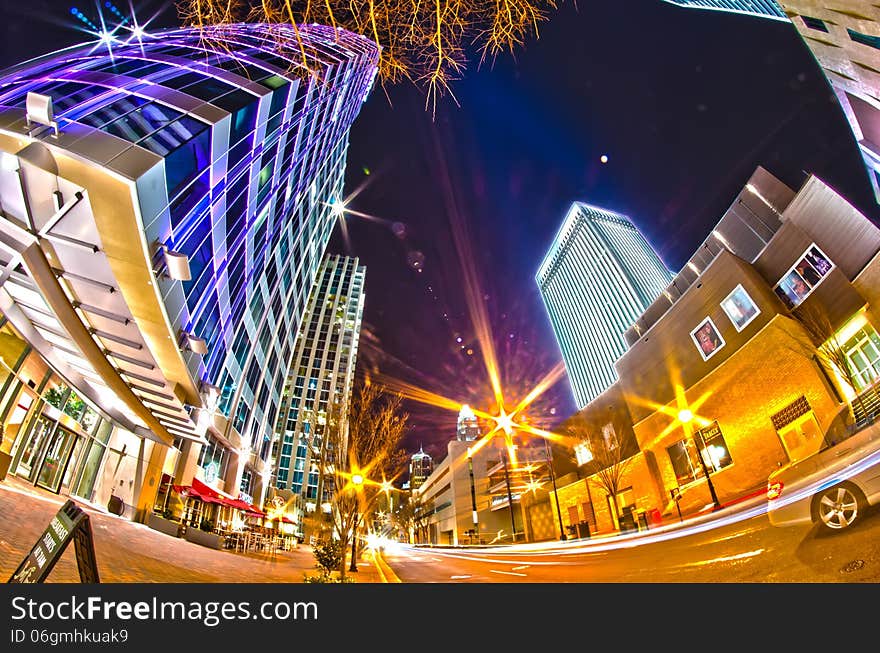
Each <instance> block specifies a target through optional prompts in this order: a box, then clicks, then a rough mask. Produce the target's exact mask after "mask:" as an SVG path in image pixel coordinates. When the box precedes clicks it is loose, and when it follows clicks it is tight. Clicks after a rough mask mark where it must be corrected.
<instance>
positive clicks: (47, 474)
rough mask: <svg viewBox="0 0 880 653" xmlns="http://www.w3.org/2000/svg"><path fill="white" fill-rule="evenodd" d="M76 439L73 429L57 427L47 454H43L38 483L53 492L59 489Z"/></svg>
mask: <svg viewBox="0 0 880 653" xmlns="http://www.w3.org/2000/svg"><path fill="white" fill-rule="evenodd" d="M75 439H76V436H75V435H74V434H73V433H72V432H71V431H68V430H67V429H65V428H62V427H61V426H59V427H58V428H57V429H56V431H55V434H54V435H53V436H52V440H51V442H50V443H49V446H48V447H47V448H46V455H45V456H43V462H42V464H41V465H40V475H39V476H38V477H37V485H39V486H40V487H43V488H46V489H47V490H51V491H52V492H57V491H58V488H59V486H60V485H61V478H62V475H63V474H64V468H65V466H66V464H67V461H68V459H69V458H70V452H71V450H72V448H73V441H74V440H75Z"/></svg>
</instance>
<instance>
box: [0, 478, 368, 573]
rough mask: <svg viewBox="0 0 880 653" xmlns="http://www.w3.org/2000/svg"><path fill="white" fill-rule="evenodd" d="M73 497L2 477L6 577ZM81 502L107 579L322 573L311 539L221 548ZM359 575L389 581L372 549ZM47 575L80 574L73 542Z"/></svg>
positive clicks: (1, 568) (0, 566) (0, 547)
mask: <svg viewBox="0 0 880 653" xmlns="http://www.w3.org/2000/svg"><path fill="white" fill-rule="evenodd" d="M66 500H67V498H66V497H61V496H58V495H55V494H51V493H49V492H45V491H43V490H41V489H39V488H35V487H33V486H31V485H28V484H26V483H24V482H22V481H21V480H20V479H17V478H15V477H9V476H7V478H6V479H5V480H3V481H2V482H0V582H6V580H8V579H9V577H10V576H11V575H12V573H13V572H14V571H15V569H16V567H18V565H19V563H20V562H21V560H22V558H24V556H25V555H27V553H28V552H29V551H30V549H31V547H32V546H33V545H34V543H35V542H36V540H37V538H38V537H39V536H40V535H41V534H42V532H43V530H44V529H45V528H46V526H47V525H48V524H49V522H50V521H51V519H52V517H53V516H54V514H55V513H56V512H57V511H58V509H59V508H60V507H61V506H62V505H63V504H64V502H65V501H66ZM74 501H76V500H75V499H74ZM77 503H78V504H79V505H80V507H82V508H83V509H84V510H85V511H86V512H87V513H88V514H89V517H90V520H91V524H92V533H93V538H94V541H95V557H96V559H97V562H98V572H99V575H100V580H101V582H102V583H218V582H219V583H302V582H303V578H304V575H305V574H314V573H316V570H315V568H314V564H315V560H314V557H313V555H312V551H311V548H310V547H308V546H305V545H300V546H299V547H297V548H296V549H295V550H293V551H279V552H277V553H276V554H275V555H274V556H272V555H270V554H264V553H253V552H249V553H237V552H233V551H218V550H215V549H210V548H207V547H204V546H201V545H199V544H194V543H192V542H188V541H186V540H184V539H181V538H177V537H172V536H170V535H165V534H164V533H159V532H158V531H154V530H153V529H151V528H149V527H147V526H145V525H143V524H137V523H134V522H131V521H129V520H127V519H123V518H121V517H117V516H116V515H112V514H110V513H107V512H102V511H100V510H97V509H95V508H94V507H92V506H89V505H86V504H83V503H81V502H77ZM352 576H353V577H354V578H355V579H356V580H357V582H359V583H379V582H383V579H382V578H381V575H380V573H379V571H378V569H377V568H376V567H375V566H374V564H373V563H372V561H370V560H368V559H366V557H365V559H363V560H360V561H358V571H357V572H356V573H353V574H352ZM45 582H47V583H78V582H79V573H78V571H77V566H76V554H75V552H74V547H73V544H72V543H71V544H70V545H68V547H67V550H66V551H65V552H64V554H63V555H62V557H61V559H60V560H59V561H58V563H57V564H56V565H55V568H54V569H53V570H52V572H51V573H50V574H49V576H48V577H47V579H46V581H45Z"/></svg>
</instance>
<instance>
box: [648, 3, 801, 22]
mask: <svg viewBox="0 0 880 653" xmlns="http://www.w3.org/2000/svg"><path fill="white" fill-rule="evenodd" d="M664 2H671V3H672V4H676V5H681V6H682V7H695V8H697V9H714V10H716V11H729V12H734V13H738V14H751V15H752V16H764V17H765V18H775V19H777V20H786V21H787V20H788V17H787V16H786V15H785V12H784V11H783V10H782V7H780V6H779V4H778V3H776V2H774V0H664Z"/></svg>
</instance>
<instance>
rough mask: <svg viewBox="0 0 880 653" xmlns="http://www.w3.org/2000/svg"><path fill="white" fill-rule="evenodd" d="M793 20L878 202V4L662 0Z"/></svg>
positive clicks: (807, 0) (800, 0) (806, 0)
mask: <svg viewBox="0 0 880 653" xmlns="http://www.w3.org/2000/svg"><path fill="white" fill-rule="evenodd" d="M666 2H672V3H674V4H677V5H681V6H684V7H691V8H694V9H715V10H719V11H727V12H731V13H739V14H750V15H752V16H760V17H761V18H770V19H774V20H783V21H786V22H790V23H791V24H792V25H794V27H795V29H796V30H797V31H798V33H799V34H800V35H801V39H802V40H803V42H804V45H805V46H807V47H808V48H809V49H810V52H812V53H813V56H814V57H815V59H816V61H817V62H818V64H819V66H820V67H821V68H822V72H823V73H824V74H825V77H826V78H827V80H828V83H829V84H830V85H831V88H832V89H833V90H834V94H835V95H836V96H837V100H838V101H839V102H840V107H841V108H842V109H843V113H844V114H845V115H846V119H847V121H848V122H849V126H850V129H851V130H852V133H853V137H854V138H855V141H856V144H857V145H858V147H859V152H860V153H861V155H862V160H863V161H864V164H865V168H866V172H867V175H868V180H869V181H870V183H871V187H872V189H873V191H874V197H875V199H876V200H877V202H878V203H880V82H878V69H880V65H878V63H877V62H878V61H880V5H878V4H877V3H876V2H866V0H834V2H828V1H827V0H779V1H778V2H774V0H666Z"/></svg>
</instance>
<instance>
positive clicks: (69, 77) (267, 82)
mask: <svg viewBox="0 0 880 653" xmlns="http://www.w3.org/2000/svg"><path fill="white" fill-rule="evenodd" d="M214 30H216V33H215V32H214ZM301 46H302V47H301ZM110 47H112V56H111V55H109V54H108V49H107V47H105V46H100V47H94V45H93V44H88V45H86V46H82V47H77V48H71V49H68V50H65V51H64V52H63V53H56V54H55V55H48V56H46V57H42V58H39V59H36V60H33V61H31V62H28V63H26V64H24V65H22V66H20V67H18V68H16V69H11V70H10V71H7V73H6V74H5V75H4V76H3V77H0V107H2V108H4V109H11V110H12V113H11V114H10V115H13V114H14V115H15V116H17V117H18V118H20V119H23V118H24V115H23V111H24V109H25V107H26V101H27V96H28V93H31V92H33V93H39V94H42V95H48V96H50V97H51V98H52V101H53V106H54V112H55V120H56V121H57V123H58V126H59V129H60V131H61V133H62V134H66V133H67V134H72V133H77V134H82V135H83V136H82V137H81V138H79V140H78V141H76V143H80V142H83V141H89V140H90V141H91V142H92V149H93V150H95V151H102V152H103V151H106V150H113V151H118V152H120V153H121V154H119V156H118V157H117V159H118V158H119V157H128V159H127V160H130V161H132V162H134V163H132V164H131V166H132V168H133V169H134V168H136V167H137V166H140V168H141V169H142V170H144V172H143V173H140V172H138V173H136V174H134V173H133V176H137V175H141V176H140V177H138V179H137V181H136V182H135V185H134V187H133V189H134V193H133V194H134V196H135V197H134V199H133V200H132V198H120V202H122V203H124V202H125V201H133V202H134V213H135V215H136V216H137V220H138V221H139V223H140V228H141V229H142V233H141V234H137V233H132V234H130V238H131V242H133V243H141V242H146V243H148V244H149V247H150V248H151V252H153V254H152V256H153V257H154V258H153V259H152V260H150V259H149V258H147V257H145V260H144V261H139V260H137V257H138V255H139V254H140V249H139V248H133V251H132V256H133V259H134V260H133V264H141V263H142V264H143V268H144V271H145V272H147V273H148V274H152V275H154V276H152V280H151V281H150V284H151V285H155V286H156V292H157V296H156V297H152V298H149V299H150V300H151V301H155V300H157V299H158V300H159V301H158V302H157V306H156V309H157V311H158V312H157V313H156V314H157V315H160V316H163V318H164V320H165V321H166V324H161V325H159V327H158V328H159V329H160V330H161V329H162V327H165V329H166V330H167V336H166V335H162V334H161V333H158V334H157V333H156V332H150V333H137V334H134V335H126V336H125V339H123V340H121V339H120V337H119V336H118V335H116V336H115V340H113V335H112V334H111V335H105V332H106V331H107V329H106V328H103V329H100V328H98V327H96V326H95V325H96V323H97V322H98V321H99V318H98V317H96V316H100V317H101V319H104V318H107V316H108V315H109V316H110V318H111V319H115V320H116V322H117V323H123V324H124V325H125V326H126V327H131V328H138V326H139V321H138V320H134V319H131V318H132V315H131V314H130V313H129V311H128V310H127V309H126V307H125V306H124V305H123V306H119V305H118V304H117V305H116V306H113V307H112V310H110V309H109V308H108V307H107V306H103V305H100V304H97V303H96V302H95V301H86V300H84V299H83V298H82V297H80V296H78V294H77V288H76V286H75V285H73V286H72V288H73V292H72V293H71V295H72V296H71V297H69V299H70V301H71V303H72V304H73V305H74V306H79V305H88V306H95V310H91V311H88V310H87V311H84V313H85V314H84V315H83V314H82V313H81V315H80V318H81V319H82V321H83V326H84V327H85V328H86V329H88V330H90V331H91V333H93V334H96V336H97V337H98V338H100V340H98V344H99V345H102V346H104V348H105V353H106V355H107V356H111V357H113V363H114V364H115V365H116V366H117V369H116V372H118V373H119V374H120V375H121V376H122V377H123V380H124V381H125V382H126V383H127V384H129V385H130V387H132V389H133V391H134V394H135V396H136V397H137V400H138V401H140V403H141V404H142V406H139V407H135V408H133V409H132V410H134V412H135V413H138V409H141V411H142V410H143V408H146V410H148V411H150V413H151V414H152V416H153V417H155V418H156V421H157V422H158V423H160V424H161V425H162V427H164V428H165V429H166V430H167V433H170V434H171V435H172V436H173V437H176V436H183V437H187V438H190V439H195V440H198V441H204V437H205V435H206V434H205V432H204V428H205V427H204V426H202V427H200V426H198V421H199V419H198V418H199V415H200V410H199V409H202V410H205V409H206V410H208V411H216V412H218V413H220V414H222V417H224V418H225V420H220V422H218V421H217V420H216V419H215V420H212V421H211V425H212V426H211V427H209V431H208V433H207V435H212V436H214V440H213V441H211V442H212V444H211V445H210V446H211V447H215V444H214V443H215V442H216V443H217V446H222V447H225V449H227V450H229V451H230V454H231V455H238V456H240V457H241V458H242V459H244V460H246V461H247V462H248V464H249V465H250V467H251V471H252V472H254V471H256V472H260V473H262V469H259V468H262V467H263V465H264V464H265V463H266V461H267V458H268V453H269V450H270V446H269V445H270V444H271V434H272V431H273V427H274V424H275V423H276V421H277V416H278V411H279V407H280V404H281V395H282V389H283V388H284V385H285V377H286V375H287V370H288V366H289V362H290V360H291V357H292V356H293V345H294V337H295V334H296V333H297V331H298V328H299V325H300V321H301V319H302V315H303V312H304V310H305V307H306V300H307V295H308V292H309V289H310V288H311V286H312V284H313V281H314V279H315V275H316V272H317V270H318V266H319V264H320V261H321V258H322V255H323V252H324V250H325V248H326V245H327V243H328V241H329V238H330V235H331V232H332V230H333V227H334V224H335V220H336V214H335V213H334V211H333V209H332V207H333V205H334V203H335V202H336V201H337V200H338V198H340V197H341V196H342V192H343V182H344V171H345V161H346V151H347V144H348V130H349V128H350V126H351V124H352V122H353V121H354V119H355V117H356V116H357V113H358V111H359V109H360V106H361V104H362V102H363V101H364V100H365V99H366V97H367V95H368V94H369V92H370V90H371V88H372V84H373V80H374V77H375V74H376V65H377V62H378V48H377V46H376V45H375V44H374V43H373V42H371V41H370V40H368V39H366V38H363V37H361V36H358V35H355V34H351V33H349V32H345V31H344V30H337V29H334V28H331V27H325V26H321V25H303V26H300V27H299V28H298V29H295V28H293V27H292V26H282V25H271V26H269V25H262V24H239V25H231V26H223V27H222V28H211V27H208V28H205V29H204V30H202V31H200V30H197V29H194V28H184V29H171V30H163V31H161V32H156V33H153V34H150V35H147V36H144V37H143V39H140V40H135V39H132V41H131V42H128V43H124V42H116V43H113V44H112V45H111V46H110ZM303 53H305V56H306V60H305V61H303V59H302V57H303ZM304 64H305V65H304ZM306 65H307V67H308V70H306V69H305V68H306ZM18 118H17V119H18ZM21 122H23V120H21ZM3 127H4V125H0V129H2V128H3ZM68 140H69V141H70V142H72V143H73V141H71V139H68ZM71 149H72V150H74V153H76V154H79V153H78V152H76V151H75V147H73V146H71ZM114 160H115V159H113V158H111V159H110V160H109V162H107V163H106V164H104V166H105V167H108V168H110V169H113V165H112V164H113V162H114ZM156 162H157V163H156ZM154 163H155V164H154ZM135 164H137V165H135ZM94 167H95V168H101V167H102V166H101V165H99V164H98V163H97V162H95V165H94ZM114 170H115V169H114ZM157 171H158V174H159V175H160V176H158V177H157V176H156V175H157ZM159 180H161V183H160V184H156V183H154V182H155V181H159ZM0 185H2V184H0ZM3 188H5V186H4V187H3ZM4 195H5V192H4ZM85 195H88V193H85ZM6 203H7V198H6V197H5V196H4V205H5V204H6ZM11 204H12V202H10V205H11ZM21 204H22V205H23V206H26V205H27V203H26V202H24V203H21ZM96 205H97V203H94V202H93V205H92V206H90V207H89V208H91V209H94V208H95V206H96ZM21 217H25V216H21ZM27 217H28V218H30V216H27ZM22 222H24V223H29V222H32V221H30V220H28V219H25V220H22ZM88 226H89V227H91V229H92V230H94V225H93V224H91V225H88ZM95 239H97V236H96V237H95ZM99 250H100V251H101V253H102V255H103V248H100V247H97V246H96V248H95V252H98V251H99ZM161 252H175V253H177V254H181V255H183V256H184V257H185V259H186V261H187V263H188V267H189V277H190V278H189V279H186V278H175V277H172V276H171V275H170V274H167V273H166V272H165V269H164V268H163V263H162V260H163V259H162V257H161V255H160V253H161ZM111 258H112V256H111V255H110V253H109V250H108V254H107V260H110V259H111ZM0 262H2V263H3V264H8V263H9V261H6V260H3V261H0ZM93 269H94V270H95V271H96V272H95V275H96V277H100V278H101V281H102V282H103V283H105V284H108V285H109V286H110V287H111V288H113V289H114V290H115V288H114V287H115V286H117V285H118V286H119V287H120V289H121V290H122V291H123V292H122V296H123V297H125V298H126V299H127V298H129V297H130V296H132V295H130V293H129V292H127V291H128V290H129V289H128V288H126V287H125V283H126V281H125V279H122V278H112V277H108V276H107V275H106V274H105V275H103V276H101V275H100V274H99V272H101V273H103V270H100V268H99V267H97V266H94V267H93ZM111 270H114V268H113V266H112V265H110V266H109V267H108V273H109V272H110V271H111ZM148 271H149V272H148ZM78 274H79V277H75V276H74V275H73V274H71V275H70V278H71V279H73V278H81V277H82V276H83V271H82V270H80V271H79V272H78ZM148 278H150V277H148ZM13 282H14V283H20V284H22V285H26V286H27V288H28V290H33V284H32V283H28V282H27V281H26V280H18V279H14V280H13ZM7 287H10V286H9V284H7ZM22 296H23V295H22ZM117 297H119V295H117ZM108 301H109V300H108ZM36 308H39V309H40V310H41V311H42V312H41V313H39V312H38V314H32V313H29V312H26V317H32V315H37V317H33V318H32V319H41V318H39V315H44V314H45V315H51V314H52V313H53V311H54V307H53V306H51V305H49V306H42V305H40V306H37V307H36ZM138 308H140V306H138ZM55 312H57V311H55ZM131 312H132V313H134V312H137V311H136V309H135V308H132V309H131ZM19 319H20V320H21V319H23V318H21V316H19ZM59 321H61V320H59ZM52 325H53V329H55V330H56V331H57V332H58V337H57V338H54V336H53V339H51V342H50V343H49V345H51V346H47V344H46V343H45V342H39V346H40V347H43V348H47V347H48V348H49V349H51V351H49V352H48V353H50V354H51V353H58V352H57V350H63V351H62V353H63V355H64V356H67V357H70V356H75V357H76V359H75V360H76V364H77V365H79V368H78V369H82V370H83V371H84V373H86V374H88V375H89V376H90V377H91V378H94V377H97V376H100V375H101V374H102V373H96V372H95V370H96V369H98V367H99V366H94V365H89V361H88V360H87V359H88V358H89V353H88V352H85V353H83V352H80V351H79V350H78V349H77V346H76V345H75V344H74V343H73V342H72V340H73V339H67V338H65V336H66V335H67V334H66V333H65V331H64V329H62V328H60V327H59V325H58V324H57V323H56V322H53V323H52ZM38 326H42V325H38ZM23 331H24V332H25V334H26V335H27V333H28V332H29V330H23ZM165 339H167V340H169V341H171V342H172V343H178V344H179V343H180V342H183V343H184V344H183V345H179V347H178V350H177V351H172V354H173V356H179V357H180V358H181V360H182V365H183V366H184V367H183V368H181V369H182V370H183V374H184V375H186V378H185V379H184V382H183V383H182V385H184V386H186V387H189V388H194V389H197V391H198V392H199V393H200V398H201V401H197V400H195V398H194V396H193V395H194V394H195V391H192V392H191V393H190V395H189V396H187V397H186V399H185V400H184V399H181V398H180V392H178V391H175V387H176V386H178V385H181V383H180V381H179V380H177V381H176V380H175V378H174V375H175V374H177V376H178V377H180V374H179V373H178V372H174V371H172V372H168V370H167V369H166V362H167V361H169V360H170V359H169V357H168V356H167V355H166V354H167V353H168V352H167V351H165V352H164V353H163V352H162V351H160V350H159V349H157V343H161V346H166V347H167V345H165V344H164V340H165ZM191 339H198V340H200V341H203V342H204V343H205V345H206V350H207V351H206V352H204V351H199V350H198V349H194V348H192V347H190V346H188V345H187V344H186V343H188V342H191ZM111 340H113V342H110V341H111ZM119 344H123V345H125V346H128V347H129V349H127V350H124V351H125V353H123V352H122V351H120V350H119ZM36 346H37V345H35V347H36ZM52 346H55V347H56V349H52ZM172 346H173V345H172ZM131 348H134V349H135V350H136V351H137V353H136V355H135V354H132V353H131ZM106 350H109V351H106ZM117 352H118V353H117ZM41 353H46V352H41ZM92 355H93V354H92ZM46 358H47V360H48V361H52V360H53V358H52V356H51V355H49V356H47V357H46ZM174 364H175V365H177V363H176V362H175V363H174ZM175 369H176V368H175ZM63 372H64V370H62V369H59V373H61V375H62V376H66V377H68V378H69V379H70V383H69V385H71V386H72V387H75V389H76V390H77V391H79V390H83V392H85V393H86V395H88V394H89V392H90V390H89V389H88V388H86V387H85V386H84V387H82V388H81V387H80V385H82V384H81V383H80V379H79V377H76V378H74V377H71V376H70V375H65V374H64V373H63ZM101 380H103V381H107V383H106V385H107V386H108V387H111V388H112V387H114V383H113V382H110V381H109V380H108V379H106V378H104V379H101ZM113 381H116V379H113ZM205 388H215V389H216V391H217V392H216V395H217V399H218V401H217V403H216V405H209V404H208V402H207V399H206V396H207V395H206V393H205ZM92 394H94V392H92ZM123 402H127V406H128V407H129V408H131V397H128V396H126V397H125V398H124V399H123ZM76 405H78V404H75V402H74V403H69V404H68V410H75V409H76ZM138 415H139V416H142V415H143V412H140V413H138ZM217 423H223V424H225V426H224V427H222V428H220V429H217V428H216V426H215V425H216V424H217ZM138 424H139V422H138V420H136V419H132V421H131V422H129V423H123V424H122V425H123V426H125V427H126V428H128V429H129V430H132V431H134V432H137V431H136V429H135V426H136V425H138ZM140 424H143V422H140ZM146 424H147V426H148V427H149V425H150V422H149V421H147V422H146ZM154 424H155V422H154ZM210 428H213V429H215V431H216V432H212V431H211V430H210ZM165 439H167V435H166V436H165ZM59 442H60V444H59V445H58V446H59V447H61V449H64V447H66V446H67V445H66V444H65V441H63V440H61V441H59ZM70 450H71V451H73V452H76V451H77V450H79V451H80V455H83V456H86V457H88V452H86V451H85V450H84V449H83V448H79V449H77V447H76V443H74V442H71V443H70ZM252 452H253V456H252V455H251V453H252ZM197 455H200V454H197ZM254 456H255V457H256V458H258V459H259V460H258V461H256V460H255V458H254ZM201 457H204V456H201V455H200V458H201ZM225 464H229V465H231V464H232V461H231V460H230V461H227V463H225ZM49 480H52V481H53V482H54V480H55V479H49ZM240 481H241V477H240V473H239V476H238V477H237V478H236V479H231V480H230V483H232V482H234V484H235V486H236V488H237V487H238V484H239V483H240Z"/></svg>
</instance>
